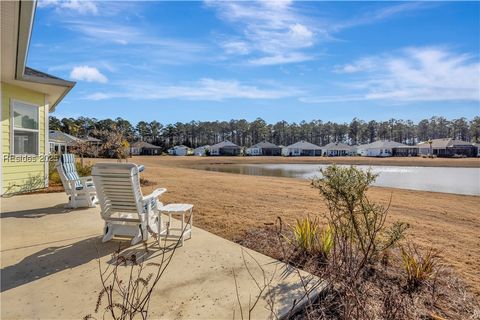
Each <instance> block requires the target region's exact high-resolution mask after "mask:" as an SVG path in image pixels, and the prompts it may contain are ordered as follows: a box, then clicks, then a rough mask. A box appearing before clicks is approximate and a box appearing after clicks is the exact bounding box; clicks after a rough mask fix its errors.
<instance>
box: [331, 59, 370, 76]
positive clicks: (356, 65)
mask: <svg viewBox="0 0 480 320" xmlns="http://www.w3.org/2000/svg"><path fill="white" fill-rule="evenodd" d="M375 64H376V61H375V59H372V58H370V57H367V58H362V59H359V60H357V61H355V62H353V63H350V64H346V65H343V66H336V67H335V68H334V70H333V71H334V72H335V73H355V72H360V71H370V70H372V69H374V68H375Z"/></svg>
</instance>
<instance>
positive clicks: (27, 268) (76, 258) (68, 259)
mask: <svg viewBox="0 0 480 320" xmlns="http://www.w3.org/2000/svg"><path fill="white" fill-rule="evenodd" d="M118 247H119V244H118V242H114V241H113V242H109V243H102V242H101V237H91V238H88V239H84V240H80V241H78V242H75V243H72V244H68V245H62V246H52V247H48V248H45V249H42V250H40V251H38V252H35V253H34V254H31V255H29V256H27V257H25V258H23V259H22V260H21V261H20V262H18V263H17V264H14V265H11V266H8V267H5V268H3V269H1V274H2V285H1V291H0V292H4V291H7V290H9V289H12V288H15V287H18V286H21V285H24V284H27V283H29V282H31V281H35V280H38V279H40V278H43V277H46V276H49V275H52V274H55V273H57V272H60V271H63V270H66V269H72V268H74V267H77V266H79V265H82V264H85V263H88V262H90V261H92V260H94V259H97V258H101V257H103V256H106V255H108V254H112V253H113V252H115V250H117V249H118Z"/></svg>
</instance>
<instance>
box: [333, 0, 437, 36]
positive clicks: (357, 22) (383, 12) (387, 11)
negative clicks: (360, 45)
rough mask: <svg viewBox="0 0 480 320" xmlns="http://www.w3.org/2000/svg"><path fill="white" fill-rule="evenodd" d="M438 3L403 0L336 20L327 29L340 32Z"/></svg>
mask: <svg viewBox="0 0 480 320" xmlns="http://www.w3.org/2000/svg"><path fill="white" fill-rule="evenodd" d="M436 5H438V4H436V3H433V2H426V1H425V2H420V1H417V2H403V3H400V4H394V5H388V6H385V7H382V8H380V9H377V10H368V11H367V12H366V13H365V14H363V15H361V16H357V17H353V18H350V19H347V20H344V21H335V22H333V23H331V24H330V25H329V26H328V27H327V29H328V30H329V32H339V31H341V30H344V29H348V28H353V27H357V26H362V25H367V24H373V23H377V22H379V21H383V20H386V19H389V18H393V17H395V16H398V15H401V14H405V13H408V12H414V11H418V10H423V9H428V8H430V7H432V6H436Z"/></svg>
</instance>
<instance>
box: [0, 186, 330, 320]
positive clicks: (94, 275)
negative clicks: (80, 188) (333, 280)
mask: <svg viewBox="0 0 480 320" xmlns="http://www.w3.org/2000/svg"><path fill="white" fill-rule="evenodd" d="M66 201H67V199H66V195H65V194H62V193H52V194H35V195H23V196H15V197H12V198H2V199H1V216H0V217H1V268H2V269H1V293H0V296H1V318H2V319H32V318H42V319H46V318H48V319H79V318H82V317H84V316H85V315H87V314H93V315H94V316H96V317H97V318H101V317H102V313H103V311H100V313H99V314H94V309H95V304H96V300H97V296H98V293H99V291H100V289H101V283H100V280H99V266H98V262H97V259H100V264H101V265H102V267H107V266H108V263H109V262H110V261H111V254H112V253H113V252H114V251H115V250H117V249H118V247H119V244H121V245H122V247H126V249H125V250H126V251H127V252H136V251H138V252H139V256H141V255H142V256H144V257H145V259H147V261H148V262H158V261H159V260H160V259H161V255H160V254H159V252H160V250H159V249H158V245H157V244H156V243H154V241H153V239H151V240H149V243H148V248H149V251H148V253H147V254H145V250H144V248H143V246H142V245H137V246H135V247H128V244H129V243H128V242H126V241H111V242H108V243H102V242H101V233H102V228H103V221H102V220H101V219H100V214H99V210H100V209H99V208H93V209H80V210H69V209H64V204H65V203H66ZM194 221H195V220H194ZM242 250H245V252H247V254H245V255H244V256H245V257H246V263H247V264H248V266H249V267H250V271H251V272H252V275H253V277H254V278H256V279H257V280H258V281H260V282H263V278H267V279H269V278H272V279H273V281H272V282H271V284H270V289H269V290H268V291H269V294H268V295H267V294H266V295H263V296H262V298H261V299H260V301H259V303H258V305H257V306H256V308H255V309H254V310H253V312H252V318H253V319H268V318H272V317H282V316H285V315H286V314H288V312H289V310H290V309H291V308H292V305H293V303H294V301H296V302H297V303H298V302H299V301H306V297H305V290H304V287H303V285H302V282H301V279H300V275H301V277H302V278H303V280H304V281H310V282H309V284H308V285H307V287H309V288H310V287H311V285H312V284H313V283H316V282H317V279H316V278H315V277H313V276H311V275H309V274H307V273H305V272H302V271H300V272H298V273H297V272H295V271H294V270H293V269H292V268H287V267H286V266H285V265H284V264H282V263H281V262H278V261H276V260H274V259H271V258H269V257H267V256H264V255H262V254H260V253H257V252H254V251H251V250H248V249H245V248H243V249H242V247H241V246H239V245H237V244H235V243H233V242H230V241H228V240H225V239H223V238H220V237H218V236H215V235H213V234H211V233H208V232H206V231H204V230H201V229H198V228H194V230H193V238H192V239H191V240H187V241H186V242H185V245H184V246H183V247H180V248H178V249H177V250H176V252H175V254H174V256H173V259H172V261H171V264H170V265H169V266H168V268H167V270H166V272H165V274H164V275H163V277H162V278H161V280H160V282H159V283H158V285H157V286H156V289H155V291H154V294H153V297H152V300H151V303H150V309H149V312H150V317H151V318H162V319H213V318H214V319H233V318H240V307H239V303H238V301H240V302H241V305H242V309H243V312H244V316H245V317H248V305H249V300H252V301H253V300H255V297H256V296H257V295H258V293H259V289H258V287H257V285H256V284H255V281H254V280H253V279H252V276H251V275H250V274H249V272H248V270H247V269H246V267H245V260H244V259H243V257H242ZM249 254H250V255H251V257H250V256H249ZM254 260H256V261H258V263H259V264H260V265H261V266H262V268H263V270H264V271H265V274H266V277H264V276H263V274H262V268H259V267H258V266H256V263H255V261H254ZM233 270H234V271H235V275H236V278H237V286H236V285H235V280H234V277H233ZM236 287H237V288H238V296H237V293H236ZM320 287H321V286H319V287H318V288H317V289H315V290H313V291H312V293H311V294H310V298H313V297H314V296H315V294H316V293H317V292H319V290H320ZM272 297H273V301H274V306H273V309H274V312H275V314H276V315H273V314H272V312H271V309H272V308H271V307H270V306H271V301H272Z"/></svg>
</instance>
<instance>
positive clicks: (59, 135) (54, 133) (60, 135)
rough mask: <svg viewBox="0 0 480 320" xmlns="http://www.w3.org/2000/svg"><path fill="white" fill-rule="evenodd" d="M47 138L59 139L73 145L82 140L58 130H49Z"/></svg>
mask: <svg viewBox="0 0 480 320" xmlns="http://www.w3.org/2000/svg"><path fill="white" fill-rule="evenodd" d="M48 139H49V140H55V141H61V142H64V143H66V144H67V145H70V146H71V145H75V144H77V143H79V142H82V141H83V140H82V139H80V138H77V137H74V136H72V135H70V134H68V133H65V132H62V131H58V130H50V132H49V133H48Z"/></svg>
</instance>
